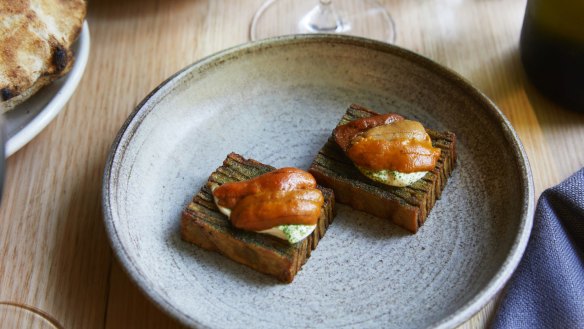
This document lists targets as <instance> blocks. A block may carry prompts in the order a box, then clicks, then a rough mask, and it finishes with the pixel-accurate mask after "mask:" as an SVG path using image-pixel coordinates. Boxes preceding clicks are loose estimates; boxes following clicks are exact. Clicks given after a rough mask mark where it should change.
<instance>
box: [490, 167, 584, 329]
mask: <svg viewBox="0 0 584 329" xmlns="http://www.w3.org/2000/svg"><path fill="white" fill-rule="evenodd" d="M493 328H496V329H499V328H530V329H532V328H584V168H582V169H581V170H580V171H578V172H577V173H575V174H574V175H573V176H571V177H570V178H568V179H567V180H565V181H564V182H562V183H561V184H560V185H558V186H556V187H554V188H551V189H548V190H546V191H545V192H544V193H543V194H542V195H541V197H540V199H539V201H538V204H537V209H536V212H535V218H534V222H533V231H532V233H531V237H530V239H529V243H528V244H527V249H526V250H525V255H524V256H523V259H522V260H521V262H520V263H519V266H518V268H517V271H516V272H515V274H514V275H513V276H512V277H511V280H510V281H509V284H508V285H507V288H506V290H505V292H504V294H503V296H502V298H501V302H500V305H499V309H498V310H497V313H496V315H495V318H494V321H493Z"/></svg>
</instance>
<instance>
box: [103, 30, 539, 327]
mask: <svg viewBox="0 0 584 329" xmlns="http://www.w3.org/2000/svg"><path fill="white" fill-rule="evenodd" d="M306 43H334V44H345V45H351V46H357V47H361V48H366V49H369V50H375V51H380V52H384V53H388V54H391V55H394V56H398V57H401V58H402V59H407V60H409V61H411V62H414V63H415V64H417V65H421V66H422V67H423V68H425V69H427V70H429V71H432V72H433V73H436V74H437V75H439V76H441V77H443V78H444V79H446V80H448V81H450V82H451V83H452V84H455V85H456V86H457V87H459V88H460V89H461V90H462V91H463V92H464V93H466V94H467V95H469V96H471V97H472V98H473V99H475V100H477V101H478V102H480V103H481V104H482V105H483V108H485V110H486V111H487V114H489V115H490V116H491V118H492V119H494V120H496V121H498V122H499V123H500V126H501V128H502V131H503V133H504V137H505V139H506V140H507V141H508V142H509V145H510V147H511V148H512V149H513V150H514V155H515V156H516V159H517V165H518V170H519V171H520V172H521V183H522V184H521V185H522V186H521V192H522V194H523V195H524V202H523V205H522V208H521V218H520V222H519V226H518V234H517V235H516V236H515V237H514V239H513V243H512V246H511V248H510V250H509V251H508V255H507V257H506V259H505V261H504V262H503V264H502V265H501V267H500V269H499V271H498V272H497V273H496V274H495V275H494V276H493V277H492V278H491V279H490V280H489V281H488V283H487V284H486V286H484V287H483V288H482V289H480V290H479V292H478V293H476V295H475V296H474V297H473V298H471V299H470V300H469V301H468V302H467V303H466V304H464V305H462V306H461V307H460V308H459V309H458V310H457V311H455V312H453V313H452V314H450V315H449V316H447V317H445V318H442V319H441V320H439V321H437V322H435V323H433V324H431V325H430V326H429V327H431V328H452V327H456V326H458V325H460V324H462V323H463V322H464V321H466V320H468V319H469V318H471V317H472V316H473V315H474V314H476V313H477V312H479V311H480V310H481V309H482V308H483V307H484V306H485V305H486V304H487V303H488V302H489V301H491V300H492V299H493V297H494V296H495V295H496V294H497V293H498V292H499V291H501V289H502V288H503V287H504V285H505V283H506V282H507V281H508V280H509V278H510V277H511V275H512V274H513V272H514V271H515V269H516V268H517V266H518V264H519V261H520V260H521V258H522V256H523V253H524V251H525V248H526V246H527V242H528V240H529V236H530V234H531V229H532V226H533V215H534V211H535V192H534V182H533V176H532V172H531V168H530V165H529V160H528V157H527V154H526V152H525V149H524V147H523V145H522V143H521V141H520V139H519V137H518V135H517V133H516V132H515V130H514V129H513V127H512V126H511V123H510V122H509V120H508V119H507V118H506V117H505V115H504V114H503V113H502V112H501V110H499V109H498V108H497V106H496V105H495V104H494V102H493V101H491V100H490V99H489V98H488V97H487V96H486V95H485V94H483V93H482V92H481V91H479V90H478V89H477V88H475V87H474V86H472V85H471V83H470V82H469V81H467V80H466V79H465V78H463V77H461V76H460V75H459V74H458V73H456V72H454V71H453V70H451V69H449V68H447V67H444V66H442V65H440V64H438V63H436V62H434V61H432V60H431V59H429V58H426V57H424V56H422V55H420V54H417V53H414V52H412V51H410V50H407V49H404V48H400V47H398V46H395V45H391V44H387V43H383V42H380V41H375V40H371V39H366V38H361V37H355V36H348V35H335V34H297V35H287V36H278V37H273V38H269V39H263V40H258V41H253V42H247V43H243V44H240V45H236V46H234V47H231V48H227V49H225V50H222V51H219V52H216V53H213V54H211V55H209V56H206V57H204V58H202V59H200V60H198V61H196V62H194V63H192V64H190V65H188V66H186V67H184V68H182V69H181V70H179V71H178V72H176V73H174V74H173V75H171V76H170V77H169V78H167V79H166V80H165V81H163V82H162V83H161V84H160V85H158V86H157V87H156V88H154V89H153V90H152V91H151V92H150V93H149V94H148V95H147V96H146V97H145V98H144V99H143V100H142V101H141V102H140V103H139V104H138V105H137V106H136V108H135V109H134V110H133V111H132V113H131V114H130V115H129V116H128V118H127V119H126V121H125V122H124V124H123V125H122V127H121V128H120V130H119V131H118V134H117V135H116V138H115V140H114V141H113V143H112V146H111V148H110V151H109V154H108V157H107V161H106V165H105V169H104V174H103V179H102V211H103V214H104V222H105V227H106V231H107V236H108V239H109V241H110V244H111V246H112V250H113V251H114V255H115V256H116V258H117V259H118V261H119V262H120V263H121V264H122V267H123V269H124V271H126V273H127V274H128V276H129V277H130V279H131V280H132V281H133V282H134V284H136V285H137V286H138V287H139V289H140V290H142V292H143V293H144V294H145V295H146V296H147V298H149V299H150V300H151V301H152V302H153V303H154V304H155V305H156V306H157V307H158V308H159V309H161V310H162V311H164V312H165V313H167V314H168V315H170V316H172V317H173V318H175V319H177V320H178V321H180V322H181V323H182V324H183V325H186V326H190V327H194V326H196V327H197V328H207V326H206V325H205V324H203V323H201V322H199V321H198V320H197V319H196V318H193V317H191V316H189V314H186V313H184V312H182V311H180V310H179V309H178V308H176V307H175V306H174V305H173V304H172V303H170V302H169V301H168V300H167V299H166V298H165V296H164V295H163V294H161V293H160V292H159V291H157V290H156V289H152V288H151V283H150V282H149V281H147V280H146V279H145V276H144V275H142V273H140V270H139V269H138V267H137V265H136V264H135V263H134V261H133V260H132V259H131V258H130V257H129V255H128V252H127V251H126V250H125V248H124V246H123V245H122V242H121V240H120V238H119V236H118V234H117V230H116V225H115V221H114V218H113V215H112V211H111V206H112V198H111V196H110V189H111V187H112V185H111V179H112V172H113V171H114V169H115V168H116V165H117V164H118V163H119V162H120V160H121V158H123V152H124V150H125V149H126V147H127V146H128V142H129V140H130V139H131V137H132V135H133V134H134V132H135V131H136V130H137V129H138V127H139V126H140V124H141V122H142V121H143V120H144V119H145V118H146V116H147V115H148V113H149V112H150V111H152V110H153V109H154V108H155V106H150V107H149V105H155V103H156V102H157V101H158V100H160V99H162V98H163V97H165V96H166V95H167V94H168V93H169V92H171V91H172V89H173V82H175V81H180V80H181V78H183V77H184V76H186V75H188V74H189V73H191V72H193V71H195V70H197V69H199V70H200V71H201V72H202V71H205V69H209V68H212V67H214V66H216V65H221V64H222V63H224V62H227V61H229V60H232V59H236V58H238V57H239V56H242V55H245V54H249V53H253V52H254V51H261V50H266V49H268V48H272V47H282V46H291V45H295V44H298V45H301V44H306Z"/></svg>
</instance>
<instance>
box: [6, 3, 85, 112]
mask: <svg viewBox="0 0 584 329" xmlns="http://www.w3.org/2000/svg"><path fill="white" fill-rule="evenodd" d="M85 14H86V4H85V1H84V0H66V1H65V0H0V22H2V23H1V24H0V112H5V111H8V110H10V109H13V108H14V107H15V106H16V105H18V104H20V103H22V102H23V101H25V100H26V99H28V98H29V97H30V96H32V95H33V94H34V93H35V92H36V91H38V90H39V89H40V88H42V87H43V86H45V85H47V84H49V83H50V82H52V81H54V80H55V79H57V78H59V77H61V76H63V75H64V74H66V73H67V72H69V70H70V69H71V67H72V64H73V53H72V51H71V48H72V45H73V43H74V42H75V40H76V39H77V37H78V36H79V34H80V32H81V27H82V24H83V20H84V19H85Z"/></svg>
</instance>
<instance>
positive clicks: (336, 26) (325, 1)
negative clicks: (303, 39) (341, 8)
mask: <svg viewBox="0 0 584 329" xmlns="http://www.w3.org/2000/svg"><path fill="white" fill-rule="evenodd" d="M304 21H305V22H306V27H307V28H308V29H309V30H310V31H312V32H325V33H326V32H339V31H341V29H342V25H343V22H342V20H341V17H340V16H339V14H338V13H337V11H336V10H335V8H334V6H333V3H332V0H319V3H318V6H317V7H316V8H314V9H313V10H311V11H310V12H309V13H308V14H307V16H306V17H305V18H304Z"/></svg>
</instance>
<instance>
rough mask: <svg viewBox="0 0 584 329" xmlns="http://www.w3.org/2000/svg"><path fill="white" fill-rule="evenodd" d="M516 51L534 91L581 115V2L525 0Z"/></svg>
mask: <svg viewBox="0 0 584 329" xmlns="http://www.w3.org/2000/svg"><path fill="white" fill-rule="evenodd" d="M520 48H521V61H522V62H523V66H524V68H525V71H526V73H527V76H528V77H529V79H530V80H531V81H532V82H533V84H534V85H535V86H536V87H537V88H538V90H540V91H541V93H542V94H544V95H546V96H547V97H549V98H550V99H552V100H553V101H555V102H556V103H558V104H560V105H562V106H564V107H566V108H568V109H572V110H575V111H580V112H584V0H529V1H528V3H527V8H526V10H525V18H524V20H523V28H522V30H521V41H520Z"/></svg>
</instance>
